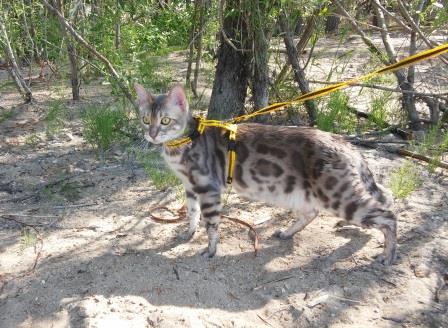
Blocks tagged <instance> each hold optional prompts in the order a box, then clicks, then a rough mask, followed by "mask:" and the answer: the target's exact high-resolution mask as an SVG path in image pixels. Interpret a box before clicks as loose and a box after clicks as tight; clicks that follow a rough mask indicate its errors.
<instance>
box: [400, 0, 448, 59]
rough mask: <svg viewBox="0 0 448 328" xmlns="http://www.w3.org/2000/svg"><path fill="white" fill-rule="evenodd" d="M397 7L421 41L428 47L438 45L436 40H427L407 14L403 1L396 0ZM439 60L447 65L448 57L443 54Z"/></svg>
mask: <svg viewBox="0 0 448 328" xmlns="http://www.w3.org/2000/svg"><path fill="white" fill-rule="evenodd" d="M397 3H398V8H399V9H400V13H401V15H402V16H403V18H404V19H406V21H407V22H408V23H409V24H410V25H411V27H412V29H413V30H414V31H415V32H417V33H418V35H420V37H421V38H422V40H423V42H425V43H426V45H427V46H428V47H430V48H434V47H436V46H439V45H440V44H439V43H438V42H434V41H431V40H429V39H428V38H427V37H426V36H425V35H424V34H423V32H422V30H421V29H420V27H419V26H418V25H417V24H416V23H415V22H414V20H413V19H412V17H411V15H409V12H408V11H407V9H406V7H405V6H404V4H403V2H402V1H401V0H397ZM439 58H440V60H442V61H443V62H444V63H445V64H446V65H448V59H447V58H446V57H445V56H444V55H440V56H439Z"/></svg>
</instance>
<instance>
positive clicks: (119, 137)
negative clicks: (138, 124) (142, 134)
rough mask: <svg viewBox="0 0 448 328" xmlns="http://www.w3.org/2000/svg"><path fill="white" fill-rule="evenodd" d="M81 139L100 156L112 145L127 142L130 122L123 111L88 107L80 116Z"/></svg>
mask: <svg viewBox="0 0 448 328" xmlns="http://www.w3.org/2000/svg"><path fill="white" fill-rule="evenodd" d="M82 122H83V137H84V139H85V140H86V141H87V142H88V143H89V144H90V145H92V146H93V147H94V148H96V149H97V150H98V151H99V152H100V154H101V155H104V154H105V153H106V152H107V151H109V150H110V148H111V147H112V145H114V144H120V143H124V142H127V141H129V137H128V136H127V134H126V131H127V130H128V128H129V126H130V120H129V118H128V117H127V114H126V111H125V110H124V109H119V108H112V107H90V108H87V109H86V110H85V112H84V113H83V115H82Z"/></svg>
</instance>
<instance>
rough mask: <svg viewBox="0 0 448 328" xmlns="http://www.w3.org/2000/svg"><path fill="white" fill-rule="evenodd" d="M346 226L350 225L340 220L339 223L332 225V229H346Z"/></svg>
mask: <svg viewBox="0 0 448 328" xmlns="http://www.w3.org/2000/svg"><path fill="white" fill-rule="evenodd" d="M348 225H350V224H349V223H347V221H344V220H341V221H338V222H337V223H336V224H335V225H334V227H333V228H335V229H342V228H344V227H346V226H348Z"/></svg>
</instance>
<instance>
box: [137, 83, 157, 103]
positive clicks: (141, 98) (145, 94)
mask: <svg viewBox="0 0 448 328" xmlns="http://www.w3.org/2000/svg"><path fill="white" fill-rule="evenodd" d="M134 88H135V92H136V93H137V99H138V103H139V105H140V106H141V107H143V106H146V105H150V104H151V103H152V102H153V99H154V98H153V96H152V94H151V92H149V91H148V90H146V89H145V88H144V87H143V86H142V85H140V84H138V83H134Z"/></svg>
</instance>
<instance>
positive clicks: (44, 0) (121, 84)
mask: <svg viewBox="0 0 448 328" xmlns="http://www.w3.org/2000/svg"><path fill="white" fill-rule="evenodd" d="M42 3H43V4H44V5H45V7H47V8H48V9H49V10H50V11H51V12H52V13H53V14H55V15H56V16H57V17H58V18H59V19H60V21H61V22H62V23H63V24H64V26H65V28H66V29H67V31H68V32H70V34H71V35H72V36H73V37H74V38H75V40H76V41H78V42H79V44H81V45H82V46H83V47H84V48H86V49H87V50H88V51H89V52H90V53H91V54H92V55H94V56H95V57H96V58H98V60H100V61H101V62H103V64H104V65H106V68H107V70H108V71H109V74H110V75H111V77H112V78H113V79H114V80H115V82H116V83H117V84H118V87H119V88H120V89H121V91H122V92H123V94H124V95H125V96H126V98H127V99H128V100H129V102H130V103H131V104H132V105H133V106H134V108H135V109H137V110H138V105H137V103H136V102H135V100H134V97H132V94H131V92H130V91H129V88H128V87H127V86H126V84H125V83H124V81H123V79H122V78H121V77H120V75H119V74H118V72H117V71H116V70H115V68H114V67H113V65H112V64H111V62H110V61H109V60H108V59H107V58H106V57H104V56H103V55H102V54H100V53H99V52H98V51H97V50H96V49H95V47H94V46H92V45H91V44H90V43H88V42H87V41H86V40H84V38H83V37H82V36H81V35H79V34H78V32H76V30H75V29H74V28H73V27H72V26H71V25H70V24H69V23H68V22H67V21H66V20H65V19H64V17H63V16H62V15H61V13H60V12H59V11H58V10H57V9H56V8H54V7H53V6H52V5H50V4H49V3H48V1H47V0H42Z"/></svg>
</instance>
